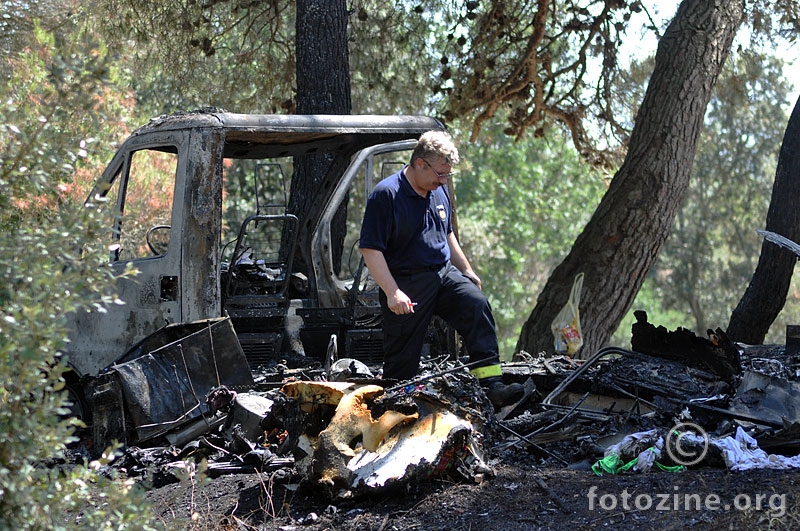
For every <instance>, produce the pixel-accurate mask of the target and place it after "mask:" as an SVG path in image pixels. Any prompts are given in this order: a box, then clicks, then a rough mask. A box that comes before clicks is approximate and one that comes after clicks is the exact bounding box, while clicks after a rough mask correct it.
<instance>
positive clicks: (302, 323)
mask: <svg viewBox="0 0 800 531" xmlns="http://www.w3.org/2000/svg"><path fill="white" fill-rule="evenodd" d="M432 129H443V125H442V124H441V123H440V122H439V121H437V120H435V119H433V118H428V117H415V116H334V115H324V116H323V115H314V116H301V115H251V114H233V113H228V112H223V111H217V110H204V111H194V112H187V113H179V114H174V115H170V116H164V117H159V118H156V119H154V120H152V121H151V122H150V123H149V124H147V125H145V126H143V127H141V128H140V129H138V130H136V131H135V132H134V133H133V134H131V136H130V137H129V138H128V139H127V140H125V142H124V143H123V144H122V145H121V147H120V149H119V150H118V152H117V153H116V155H115V156H114V158H113V159H112V161H111V163H110V164H109V166H108V167H107V169H106V170H105V172H104V173H103V175H102V177H101V178H100V179H99V180H98V181H97V183H96V185H95V186H94V189H93V190H92V192H91V195H90V197H89V198H88V200H87V205H92V204H95V205H96V204H97V203H98V202H105V203H106V204H107V206H109V207H110V208H109V211H111V212H112V215H111V216H110V219H109V227H108V228H109V231H108V235H109V236H108V238H109V242H108V243H109V249H110V256H109V260H110V263H111V267H112V268H114V269H115V270H116V271H117V272H118V273H122V272H123V271H124V270H125V268H126V267H128V266H129V265H132V266H134V267H135V269H136V270H137V271H138V273H137V274H136V275H133V276H120V278H119V279H118V284H117V293H118V295H119V298H120V299H121V300H122V301H123V302H124V304H122V305H113V306H110V307H108V308H107V309H106V311H105V312H102V313H100V312H92V313H81V314H79V315H77V316H76V318H75V323H74V326H73V327H72V328H73V333H72V337H71V338H70V347H69V348H70V352H68V354H69V362H70V364H71V366H72V368H73V370H74V373H75V375H76V377H78V378H83V379H84V380H85V379H86V378H87V377H89V378H94V377H96V376H97V375H98V374H100V373H101V372H103V371H105V370H107V369H108V368H109V367H111V366H113V365H114V364H115V363H117V362H119V361H120V360H122V359H125V360H127V361H130V359H129V358H130V354H129V351H130V350H131V349H132V348H134V347H135V346H136V345H137V344H139V343H140V342H142V341H143V340H145V339H146V338H147V337H149V336H151V335H152V334H155V333H156V332H158V331H159V330H161V329H162V328H164V327H166V326H175V325H178V324H181V323H195V322H199V321H203V320H214V319H218V318H229V319H230V321H231V323H232V326H233V329H234V330H235V337H236V340H237V341H238V343H239V344H240V346H241V350H242V351H243V353H244V357H245V359H246V362H247V365H248V366H249V368H250V369H255V368H257V367H259V366H262V365H265V364H268V363H272V362H274V361H275V360H276V359H277V360H280V359H281V355H282V353H283V352H286V351H287V350H289V349H294V350H295V351H299V352H301V354H303V355H305V356H309V357H312V358H317V359H321V358H322V357H323V356H325V355H326V352H327V351H328V350H329V348H330V343H331V341H332V340H335V341H336V343H337V344H336V349H337V350H338V353H339V356H340V357H345V356H348V357H353V358H356V359H360V360H363V361H367V362H378V361H380V359H381V343H382V335H381V323H380V311H379V307H378V302H377V290H378V288H377V286H376V285H375V283H374V282H372V281H371V279H370V277H369V274H368V271H366V269H365V268H364V266H363V262H362V261H361V255H360V252H359V250H358V236H359V230H360V223H361V216H362V215H363V210H364V205H365V202H366V198H367V196H368V194H369V193H370V191H371V190H372V187H373V185H374V184H375V183H377V182H378V181H379V180H380V179H382V178H383V177H386V176H388V175H390V174H391V173H393V172H395V171H397V170H398V169H399V168H400V167H402V165H403V164H404V163H405V162H406V161H407V160H408V159H409V156H410V152H411V150H412V149H413V147H414V146H415V145H416V141H417V138H418V137H419V136H420V135H421V134H422V133H423V132H425V131H428V130H432ZM320 156H322V157H324V158H325V159H326V160H327V161H329V164H327V171H326V172H324V174H322V175H317V176H314V179H313V182H314V189H313V191H312V192H311V195H310V197H309V198H308V201H306V202H305V204H307V205H308V206H307V208H306V209H305V211H304V212H290V211H289V208H288V199H287V198H288V197H289V194H290V190H289V186H290V183H291V178H292V176H293V174H294V172H295V169H296V168H298V167H299V166H300V165H302V164H303V160H304V159H306V158H309V157H320ZM154 191H155V193H154ZM334 336H335V339H333V338H334ZM78 394H80V393H78ZM87 407H91V404H89V405H88V406H87Z"/></svg>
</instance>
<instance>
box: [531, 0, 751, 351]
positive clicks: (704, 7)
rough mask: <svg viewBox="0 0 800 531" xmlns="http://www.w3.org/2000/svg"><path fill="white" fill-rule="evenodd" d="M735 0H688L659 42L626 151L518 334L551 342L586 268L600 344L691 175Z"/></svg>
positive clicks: (589, 329)
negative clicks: (576, 281)
mask: <svg viewBox="0 0 800 531" xmlns="http://www.w3.org/2000/svg"><path fill="white" fill-rule="evenodd" d="M743 7H744V6H743V2H742V0H724V1H719V0H691V1H690V0H686V1H684V2H682V3H681V5H680V7H679V8H678V11H677V13H676V15H675V18H674V19H673V20H672V22H671V23H670V25H669V27H668V28H667V30H666V32H665V34H664V36H663V37H662V39H661V41H660V42H659V45H658V51H657V53H656V62H655V69H654V70H653V74H652V77H651V79H650V83H649V86H648V88H647V92H646V94H645V97H644V101H643V102H642V105H641V108H640V109H639V113H638V116H637V118H636V122H635V124H634V129H633V133H632V135H631V139H630V143H629V148H628V154H627V156H626V158H625V161H624V162H623V164H622V166H621V167H620V169H619V171H618V172H617V174H616V175H615V176H614V179H613V180H612V182H611V186H610V187H609V189H608V191H607V192H606V194H605V196H604V197H603V199H602V200H601V202H600V205H599V206H598V207H597V210H596V211H595V212H594V215H593V216H592V218H591V220H590V221H589V223H588V224H587V225H586V227H585V228H584V230H583V232H582V233H581V234H580V236H578V239H577V240H576V241H575V244H574V245H573V247H572V249H571V251H570V253H569V254H568V255H567V257H566V258H565V259H564V261H563V262H562V263H561V264H560V265H559V266H558V267H557V268H556V269H555V270H554V271H553V274H552V275H551V276H550V278H549V279H548V281H547V283H546V285H545V287H544V288H543V290H542V292H541V294H540V295H539V298H538V300H537V302H536V307H535V308H534V309H533V311H532V312H531V314H530V316H529V317H528V320H527V321H526V322H525V325H524V326H523V327H522V333H521V335H520V338H519V341H518V343H517V350H525V351H527V352H529V353H534V354H535V353H538V352H541V351H547V352H553V351H554V347H553V335H552V333H551V331H550V323H551V322H552V321H553V319H554V317H555V316H556V315H557V314H558V312H559V311H560V310H561V308H562V307H563V306H564V304H565V302H566V301H567V298H568V296H569V293H570V289H571V287H572V282H573V279H574V278H575V276H576V275H577V274H578V273H581V272H583V273H584V282H583V291H582V294H581V302H580V313H581V328H582V332H583V341H584V344H583V348H582V349H581V351H579V353H578V355H577V356H578V357H587V356H589V355H591V354H593V353H594V352H595V351H597V350H599V349H600V348H602V347H603V346H605V345H606V343H607V341H608V339H609V338H610V337H611V335H612V334H613V333H614V331H615V330H616V329H617V327H618V326H619V324H620V322H621V321H622V318H623V317H624V316H625V314H626V312H627V311H628V310H629V309H630V307H631V304H632V303H633V300H634V298H635V296H636V293H637V292H638V291H639V288H640V287H641V285H642V283H643V282H644V279H645V276H646V275H647V273H648V271H649V270H650V268H651V267H652V265H653V263H654V262H655V259H656V256H657V255H658V252H659V251H660V250H661V247H662V245H663V244H664V242H665V240H666V238H667V236H668V234H669V230H670V227H671V226H672V223H673V221H674V219H675V215H676V213H677V211H678V208H679V206H680V204H681V201H682V200H683V197H684V194H685V192H686V189H687V187H688V184H689V175H690V172H691V168H692V161H693V159H694V156H695V151H696V149H697V142H698V138H699V135H700V131H701V129H702V125H703V117H704V114H705V111H706V106H707V104H708V101H709V99H710V98H711V94H712V89H713V87H714V84H715V83H716V79H717V76H718V74H719V72H720V70H721V69H722V65H723V63H724V62H725V60H726V58H727V56H728V54H729V51H730V46H731V42H732V41H733V38H734V36H735V34H736V31H737V29H738V27H739V25H740V23H741V20H742V12H743Z"/></svg>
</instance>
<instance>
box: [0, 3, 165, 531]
mask: <svg viewBox="0 0 800 531" xmlns="http://www.w3.org/2000/svg"><path fill="white" fill-rule="evenodd" d="M71 22H72V21H70V20H68V19H65V20H63V24H62V27H61V31H62V32H63V33H58V34H54V33H49V32H45V31H43V30H41V28H39V29H37V31H36V37H37V42H38V44H37V45H36V46H33V47H31V48H29V49H27V50H22V51H20V53H18V54H17V55H13V56H11V58H10V61H11V62H12V63H13V64H11V65H10V68H9V70H10V71H12V72H13V73H14V75H13V76H12V77H11V78H10V79H8V82H7V83H5V84H4V85H2V86H1V87H0V95H2V99H3V106H2V107H0V228H2V230H3V233H4V237H3V244H2V246H1V247H0V278H1V279H2V281H0V282H2V283H1V284H0V528H2V529H48V530H49V529H68V528H69V529H72V528H82V529H149V528H151V526H150V524H149V521H150V519H149V518H148V509H147V507H146V506H145V505H144V504H143V502H142V501H141V497H140V496H138V495H137V493H136V491H135V489H134V487H133V485H132V484H131V483H130V482H126V481H123V480H122V479H119V478H117V477H115V476H114V474H113V473H110V472H109V471H108V470H107V465H108V463H109V462H110V461H111V460H112V459H113V458H114V455H113V453H109V452H107V453H106V454H105V455H104V456H103V457H102V458H100V459H98V460H96V461H92V462H91V463H86V462H85V463H84V464H83V465H77V466H67V465H65V464H63V463H65V462H66V459H65V456H66V449H67V445H68V444H69V443H70V442H73V441H74V432H75V428H76V422H77V421H75V420H70V419H68V418H67V415H66V414H67V413H68V409H67V407H68V405H69V404H68V402H67V395H66V393H65V390H64V386H65V373H66V371H67V369H68V367H67V361H68V360H66V359H65V358H64V357H63V356H61V355H59V351H60V350H61V349H63V348H64V345H65V341H66V337H67V331H66V329H65V315H66V314H68V313H70V312H75V311H86V310H93V311H102V310H103V308H104V307H105V306H106V305H108V304H113V303H114V296H113V293H112V291H111V287H112V281H113V278H112V274H111V271H110V268H109V267H108V266H107V263H106V260H102V259H99V260H98V259H93V257H97V256H103V255H104V254H105V253H104V252H103V250H102V249H100V250H98V249H94V248H92V247H91V246H87V244H85V243H84V242H86V241H102V239H103V238H102V237H100V236H101V232H100V231H101V226H102V225H101V224H100V223H99V219H100V217H101V215H102V212H99V211H95V210H88V209H83V208H76V207H75V205H76V202H75V201H74V199H75V197H74V196H76V195H77V194H79V193H80V189H81V188H82V186H81V185H79V184H78V183H77V182H76V180H75V179H76V178H77V179H81V178H85V177H86V176H87V174H92V173H94V172H95V171H96V170H97V168H96V167H93V166H92V163H91V161H92V159H93V156H94V155H99V157H100V158H102V159H105V158H106V157H107V152H106V149H104V147H103V146H99V145H98V144H97V142H95V141H93V140H92V139H91V138H90V137H88V136H87V135H86V132H87V131H93V132H102V130H103V127H101V126H100V124H108V126H112V125H114V126H117V125H118V124H117V123H115V120H117V119H119V120H122V119H124V118H125V117H126V116H127V112H125V105H124V103H125V97H126V94H127V93H126V91H125V89H124V88H122V87H124V83H123V81H124V80H122V79H120V78H119V77H118V74H119V73H118V72H117V71H116V70H115V69H114V68H113V66H112V62H111V61H112V59H113V58H112V57H111V56H109V55H108V53H107V51H106V50H105V49H104V48H103V47H102V46H101V45H100V44H99V43H98V42H97V41H96V40H95V39H94V38H93V37H92V35H91V34H90V33H88V32H85V31H81V29H80V28H77V27H75V26H74V25H73V24H71ZM6 66H9V65H6ZM80 204H81V203H80V202H77V205H78V206H79V205H80ZM95 251H99V252H95ZM82 254H83V255H84V256H83V257H82ZM55 463H62V466H60V467H56V466H54V464H55Z"/></svg>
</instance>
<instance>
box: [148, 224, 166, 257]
mask: <svg viewBox="0 0 800 531" xmlns="http://www.w3.org/2000/svg"><path fill="white" fill-rule="evenodd" d="M171 228H172V226H170V225H153V226H152V227H150V228H149V229H147V234H145V236H144V239H145V241H147V247H149V248H150V252H152V253H153V255H154V256H161V253H160V252H159V251H158V249H156V248H155V245H153V242H152V241H151V240H150V235H151V234H153V233H154V232H156V231H158V230H170V229H171Z"/></svg>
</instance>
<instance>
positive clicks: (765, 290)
mask: <svg viewBox="0 0 800 531" xmlns="http://www.w3.org/2000/svg"><path fill="white" fill-rule="evenodd" d="M798 204H800V100H798V101H797V103H795V105H794V109H793V110H792V115H791V116H790V117H789V124H788V125H787V126H786V132H785V133H784V135H783V142H782V143H781V151H780V154H779V155H778V167H777V169H776V170H775V183H774V184H773V185H772V198H771V199H770V203H769V210H768V211H767V230H768V231H771V232H775V233H777V234H780V235H781V236H785V237H787V238H789V239H790V240H792V241H794V242H798V241H800V209H798ZM796 262H797V255H796V254H794V253H793V252H791V251H789V250H788V249H784V248H782V247H778V246H777V245H775V244H774V243H771V242H769V241H767V240H764V243H763V244H762V245H761V256H760V257H759V259H758V265H757V266H756V270H755V272H754V273H753V278H752V279H751V280H750V285H749V286H747V290H745V292H744V295H743V296H742V299H741V300H740V301H739V304H738V305H737V306H736V309H735V310H733V313H732V314H731V320H730V322H729V323H728V329H727V331H726V334H727V335H728V337H729V338H730V339H731V340H732V341H738V342H740V343H745V344H748V345H760V344H761V343H763V342H764V337H765V336H766V335H767V332H768V331H769V327H770V326H771V325H772V323H773V322H774V321H775V318H776V317H777V316H778V314H779V313H780V311H781V310H782V309H783V305H784V303H785V302H786V295H787V293H788V291H789V284H790V283H791V280H792V272H793V271H794V265H795V263H796Z"/></svg>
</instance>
